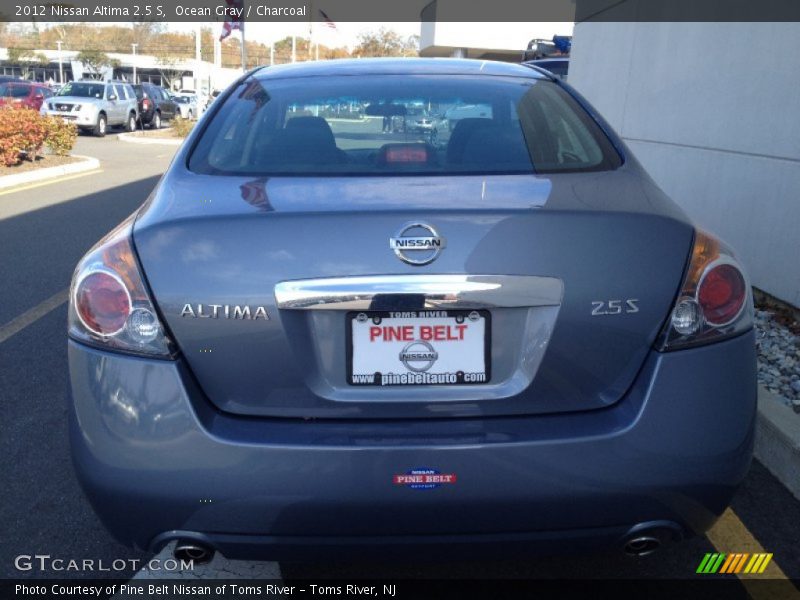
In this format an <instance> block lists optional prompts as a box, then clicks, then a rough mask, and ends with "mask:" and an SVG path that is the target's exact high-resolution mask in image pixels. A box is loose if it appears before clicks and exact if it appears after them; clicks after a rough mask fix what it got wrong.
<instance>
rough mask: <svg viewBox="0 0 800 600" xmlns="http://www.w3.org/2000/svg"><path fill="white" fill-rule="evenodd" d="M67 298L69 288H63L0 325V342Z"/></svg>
mask: <svg viewBox="0 0 800 600" xmlns="http://www.w3.org/2000/svg"><path fill="white" fill-rule="evenodd" d="M67 298H69V288H66V289H63V290H61V291H60V292H58V293H57V294H53V295H52V296H50V297H49V298H48V299H47V300H45V301H44V302H40V303H39V304H37V305H36V306H34V307H33V308H31V309H30V310H26V311H25V312H24V313H22V314H21V315H20V316H18V317H15V318H13V319H11V320H10V321H9V322H8V323H6V324H5V325H2V326H0V344H2V343H3V342H5V341H6V340H7V339H8V338H10V337H11V336H12V335H14V334H16V333H19V332H20V331H22V330H23V329H25V328H26V327H27V326H28V325H31V324H33V323H35V322H36V321H38V320H39V319H41V318H42V317H43V316H45V315H46V314H47V313H49V312H50V311H52V310H55V309H56V308H58V307H59V306H61V305H62V304H64V302H66V301H67Z"/></svg>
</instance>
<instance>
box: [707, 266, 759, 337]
mask: <svg viewBox="0 0 800 600" xmlns="http://www.w3.org/2000/svg"><path fill="white" fill-rule="evenodd" d="M746 299H747V284H746V283H745V281H744V277H743V276H742V273H741V271H739V269H737V268H736V267H735V266H733V265H729V264H721V265H717V266H715V267H712V268H711V269H710V270H708V271H706V273H705V275H704V276H703V279H702V280H701V281H700V285H699V287H698V288H697V301H698V302H699V303H700V306H701V307H702V309H703V315H705V318H706V322H707V323H709V324H710V325H714V326H715V327H721V326H723V325H727V324H728V323H730V322H731V321H733V320H734V319H736V317H738V316H739V313H740V312H741V310H742V307H743V306H744V303H745V300H746Z"/></svg>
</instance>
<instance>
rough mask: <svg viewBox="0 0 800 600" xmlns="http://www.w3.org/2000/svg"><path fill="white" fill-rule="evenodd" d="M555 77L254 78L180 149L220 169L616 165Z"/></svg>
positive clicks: (324, 171) (402, 170) (461, 170)
mask: <svg viewBox="0 0 800 600" xmlns="http://www.w3.org/2000/svg"><path fill="white" fill-rule="evenodd" d="M619 164H620V158H619V156H618V154H617V153H616V152H615V151H614V149H613V147H612V145H611V144H610V142H609V140H608V139H607V138H606V136H605V135H604V134H603V132H602V131H601V130H600V129H599V127H598V126H597V125H596V124H595V122H594V121H593V120H592V119H591V118H590V117H589V116H588V115H587V114H586V112H585V111H584V110H583V109H582V108H581V107H580V106H579V105H578V104H577V103H576V102H575V101H574V100H573V99H572V98H571V96H569V94H567V93H566V92H564V90H562V89H561V88H559V87H558V86H557V85H556V84H554V83H552V82H550V81H545V80H536V79H527V78H516V77H489V76H487V77H480V78H475V77H465V76H439V77H436V76H393V75H376V76H370V77H355V76H339V77H308V78H296V79H260V80H259V79H251V80H248V81H245V82H242V83H241V84H239V86H238V87H237V88H236V89H235V90H234V91H233V93H232V94H231V95H229V96H228V97H227V98H226V99H225V103H224V105H223V106H221V107H220V109H219V111H218V112H217V113H216V114H215V115H214V117H213V119H212V120H211V122H210V123H209V125H208V126H207V128H206V129H205V131H204V132H203V133H202V135H201V137H200V139H199V141H198V142H197V144H196V146H195V148H194V150H193V152H192V154H191V157H190V159H189V168H190V169H191V170H193V171H195V172H197V173H204V174H226V175H235V174H241V175H254V174H258V175H281V174H282V175H318V174H319V175H361V174H363V175H376V174H448V173H456V174H478V173H495V174H500V173H534V172H539V173H546V172H563V171H597V170H606V169H613V168H616V167H617V166H619Z"/></svg>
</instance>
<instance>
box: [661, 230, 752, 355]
mask: <svg viewBox="0 0 800 600" xmlns="http://www.w3.org/2000/svg"><path fill="white" fill-rule="evenodd" d="M752 327H753V303H752V301H751V292H750V285H749V284H748V283H747V277H746V276H745V274H744V271H743V270H742V268H741V266H740V265H739V262H738V261H737V260H736V258H734V256H733V253H732V252H731V250H730V249H729V248H728V247H727V246H726V245H725V244H723V243H722V242H720V240H718V239H717V238H715V237H713V236H711V235H709V234H707V233H704V232H702V231H697V232H696V233H695V239H694V248H693V249H692V256H691V259H690V261H689V268H688V269H687V271H686V275H685V277H684V280H683V284H682V285H681V288H680V291H679V293H678V299H677V301H676V302H675V306H674V307H673V309H672V314H671V315H670V318H669V320H668V321H667V324H666V326H665V328H664V331H663V332H662V334H661V336H660V339H659V341H658V342H657V348H659V349H660V350H676V349H679V348H687V347H689V346H696V345H699V344H708V343H711V342H716V341H720V340H724V339H727V338H730V337H732V336H735V335H739V334H740V333H744V332H745V331H748V330H749V329H751V328H752Z"/></svg>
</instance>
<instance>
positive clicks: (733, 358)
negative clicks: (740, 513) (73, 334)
mask: <svg viewBox="0 0 800 600" xmlns="http://www.w3.org/2000/svg"><path fill="white" fill-rule="evenodd" d="M69 359H70V372H71V379H72V396H73V405H72V410H71V422H72V423H71V437H72V451H73V459H74V463H75V467H76V471H77V473H78V475H79V478H80V480H81V483H82V485H83V487H84V490H85V491H86V493H87V495H88V497H89V499H90V501H91V502H92V505H93V506H94V508H95V510H96V512H97V513H98V515H99V516H100V518H101V519H102V521H103V522H104V524H105V525H106V527H107V528H108V529H109V530H110V531H111V532H112V534H113V535H114V536H115V537H116V538H118V539H119V540H120V541H123V542H125V543H127V544H132V545H136V546H138V547H142V548H153V549H155V548H157V547H159V546H160V545H162V544H163V543H166V542H167V541H169V540H170V539H174V538H177V537H185V538H193V539H196V540H199V541H204V542H206V543H209V544H211V545H213V546H215V547H216V548H217V549H219V550H220V551H222V552H223V553H224V554H226V555H227V556H230V557H243V556H259V557H263V558H271V559H281V560H292V559H309V558H312V557H321V556H325V555H328V556H330V555H331V554H334V553H335V555H336V556H338V557H342V556H343V555H345V554H346V555H353V556H355V555H359V554H368V555H372V556H374V554H375V552H376V548H377V549H379V550H377V551H380V552H381V556H382V557H383V556H386V555H389V554H398V553H399V554H412V553H413V554H414V555H415V556H419V552H420V550H421V549H422V550H424V549H425V548H427V549H430V550H433V551H434V552H437V551H438V550H439V549H441V548H447V550H448V554H452V552H451V550H453V549H456V548H462V549H464V550H465V553H467V554H472V553H473V552H474V551H475V550H476V549H478V551H479V552H480V550H479V547H483V548H492V551H494V550H496V549H497V548H498V547H503V548H506V549H508V550H513V551H514V552H519V551H522V550H525V549H529V550H532V551H533V550H536V549H546V550H548V551H552V550H554V549H559V548H564V549H567V548H574V547H576V546H591V547H604V546H611V545H614V544H618V543H621V541H622V540H623V539H625V538H626V537H627V536H628V535H629V533H630V531H631V529H632V528H635V527H637V526H638V525H640V524H642V523H649V524H656V525H658V526H663V527H664V528H666V530H667V531H669V537H672V538H678V537H680V536H681V535H683V534H692V533H699V532H702V531H705V530H706V529H707V528H709V527H710V526H711V525H712V524H713V522H714V521H715V519H716V518H717V517H718V516H719V515H720V514H721V513H722V511H723V510H724V509H725V507H726V506H727V505H728V503H729V501H730V499H731V497H732V495H733V493H734V492H735V490H736V487H737V486H738V484H739V483H740V482H741V481H742V479H743V478H744V476H745V475H746V472H747V469H748V466H749V463H750V459H751V454H752V445H753V430H754V422H755V414H756V411H755V409H756V374H755V369H756V359H755V346H754V336H753V333H752V332H750V333H748V334H746V335H743V336H740V337H738V338H735V339H732V340H729V341H726V342H722V343H719V344H715V345H712V346H706V347H702V348H695V349H690V350H683V351H679V352H673V353H667V354H659V353H655V352H653V353H651V355H650V356H649V358H648V359H647V361H646V363H645V365H644V366H643V368H642V370H641V372H640V374H639V376H638V377H637V380H636V382H635V383H634V385H633V386H632V388H631V389H630V390H629V392H628V393H627V394H626V396H625V397H624V398H623V399H622V400H621V401H619V402H618V403H616V404H615V405H613V406H611V407H609V408H606V409H598V410H593V411H587V412H585V413H570V414H563V415H557V414H553V415H538V416H534V417H522V418H521V417H509V418H497V417H494V418H491V419H462V420H428V421H424V422H419V421H386V422H376V421H370V422H363V421H361V422H347V421H336V422H320V421H296V420H277V419H257V418H245V417H236V416H231V415H227V414H224V413H220V412H219V411H217V410H216V409H215V408H213V407H212V406H211V405H210V404H209V403H208V402H207V401H206V400H205V399H204V397H203V395H202V393H201V392H200V391H199V390H198V389H197V387H196V385H195V384H194V382H193V379H192V377H191V376H190V374H189V373H188V372H187V371H186V369H185V367H184V366H183V365H182V363H181V362H180V361H178V362H166V361H156V360H146V359H139V358H133V357H129V356H122V355H118V354H112V353H105V352H100V351H97V350H94V349H91V348H87V347H85V346H82V345H79V344H76V343H74V342H70V344H69ZM414 469H430V470H433V471H438V472H439V473H441V474H450V475H455V477H454V479H455V481H454V482H451V483H442V484H440V485H439V486H438V487H434V488H432V489H415V488H412V487H410V486H408V485H403V484H398V483H395V476H396V475H402V474H406V473H408V472H409V471H411V470H414Z"/></svg>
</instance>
